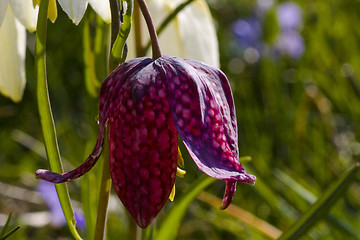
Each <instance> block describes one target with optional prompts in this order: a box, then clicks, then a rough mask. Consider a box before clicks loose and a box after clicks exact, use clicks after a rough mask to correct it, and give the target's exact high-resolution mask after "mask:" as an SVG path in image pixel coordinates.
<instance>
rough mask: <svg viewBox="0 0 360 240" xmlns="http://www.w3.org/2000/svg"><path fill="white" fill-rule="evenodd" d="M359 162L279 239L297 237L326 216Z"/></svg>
mask: <svg viewBox="0 0 360 240" xmlns="http://www.w3.org/2000/svg"><path fill="white" fill-rule="evenodd" d="M359 167H360V163H356V164H355V165H354V167H352V168H351V169H350V170H349V171H347V172H346V173H344V174H343V176H342V177H341V178H340V179H339V180H337V181H336V182H335V183H333V184H332V185H331V186H330V188H329V189H328V190H326V192H325V193H324V194H323V195H322V196H321V197H320V198H319V199H318V200H317V201H316V203H315V204H314V205H312V206H311V207H310V208H309V209H308V210H307V212H305V214H303V215H302V216H301V217H300V218H299V219H298V220H297V221H296V222H295V223H294V224H293V225H292V226H291V227H290V229H289V230H287V231H286V232H284V233H283V235H281V237H280V238H279V240H284V239H298V238H299V237H300V236H301V235H303V234H304V233H306V232H307V231H308V230H310V229H311V227H313V226H314V225H315V224H316V223H317V221H319V220H320V219H322V218H323V217H325V216H327V214H328V212H329V210H330V208H331V207H332V205H333V204H334V203H335V202H336V200H338V199H339V198H340V197H342V196H343V193H344V192H345V191H346V189H347V187H348V186H349V184H350V183H351V182H352V181H353V180H354V179H355V177H356V173H357V170H358V169H359Z"/></svg>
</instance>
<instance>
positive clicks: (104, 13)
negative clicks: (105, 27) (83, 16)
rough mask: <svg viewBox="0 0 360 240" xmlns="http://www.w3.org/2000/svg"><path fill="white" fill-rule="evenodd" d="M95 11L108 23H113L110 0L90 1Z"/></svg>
mask: <svg viewBox="0 0 360 240" xmlns="http://www.w3.org/2000/svg"><path fill="white" fill-rule="evenodd" d="M89 4H90V5H91V7H92V8H93V9H94V11H95V12H96V13H97V14H99V16H100V17H101V18H102V19H103V20H104V21H105V22H106V23H110V22H111V13H110V3H109V1H108V0H89Z"/></svg>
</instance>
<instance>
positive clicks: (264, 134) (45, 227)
mask: <svg viewBox="0 0 360 240" xmlns="http://www.w3.org/2000/svg"><path fill="white" fill-rule="evenodd" d="M208 3H209V6H210V8H211V11H212V14H213V17H214V20H215V24H216V27H217V33H218V38H219V48H220V57H221V69H222V70H223V71H224V72H225V73H226V75H227V76H228V78H229V80H230V83H231V85H232V90H233V95H234V99H235V105H236V110H237V117H238V127H239V147H240V155H241V156H251V157H252V161H250V162H246V163H244V167H245V169H246V170H247V171H248V172H250V173H252V174H255V175H256V176H257V178H258V180H257V182H256V184H255V185H254V186H253V187H251V186H248V185H245V184H238V186H237V193H236V195H235V198H234V201H233V204H234V205H236V206H238V207H239V208H241V209H236V210H239V211H235V210H233V209H232V211H231V213H232V215H230V214H229V213H227V212H224V211H220V210H219V209H218V207H219V206H220V205H219V204H218V205H216V202H215V200H214V199H213V197H214V196H217V197H218V198H222V194H223V191H224V186H225V183H224V182H223V181H216V182H214V183H213V184H212V185H211V187H209V188H207V190H206V193H205V194H201V195H200V196H199V197H198V199H197V200H195V201H194V202H192V204H191V205H190V207H189V209H188V210H187V212H186V215H185V218H184V219H183V221H182V224H181V226H180V229H179V233H178V236H177V238H178V239H269V238H271V236H273V237H274V236H278V234H279V233H280V232H281V231H286V230H287V229H288V228H289V227H290V226H291V224H292V223H294V222H295V221H296V219H298V218H299V217H300V216H301V215H302V213H304V212H305V211H306V210H307V209H308V208H309V207H310V206H311V204H312V203H314V202H315V201H316V199H317V198H318V197H319V196H321V195H322V194H323V193H324V192H325V190H326V189H327V188H328V187H330V186H331V184H332V183H334V182H335V181H336V180H337V179H339V178H340V176H341V175H342V174H343V173H344V172H345V171H346V170H348V169H349V168H351V167H352V166H353V165H354V164H355V163H356V162H357V161H358V160H359V155H360V142H359V138H360V122H359V119H360V98H359V97H360V79H359V76H358V73H359V72H360V58H359V56H360V30H359V28H358V27H357V26H359V25H360V14H359V13H360V12H359V11H360V1H354V0H331V1H293V2H292V3H296V6H298V8H299V10H300V14H301V21H300V23H299V24H298V26H297V27H295V29H290V31H294V32H296V34H295V33H294V34H295V35H296V36H297V37H300V42H299V44H300V46H297V47H298V50H299V49H300V50H299V51H298V52H295V55H294V54H291V52H286V50H282V49H281V46H279V39H280V37H281V36H282V34H283V33H284V31H285V30H284V29H282V26H281V24H282V23H281V22H280V19H279V17H278V14H279V11H278V9H279V7H280V6H282V4H284V2H283V1H274V2H272V1H266V0H262V1H251V0H242V1H238V0H221V1H220V0H209V1H208ZM270 3H271V4H270ZM58 11H59V16H58V19H57V21H56V22H55V23H54V24H52V23H50V24H49V26H48V39H47V48H48V52H47V72H48V82H49V92H50V98H51V104H52V110H53V114H54V119H55V124H56V129H57V135H58V141H59V146H60V150H61V154H62V157H63V163H64V168H65V169H66V170H71V169H73V166H77V165H79V164H80V163H82V162H83V160H84V159H85V158H86V157H87V155H88V154H89V153H90V151H91V148H92V147H93V145H94V144H95V141H96V140H95V138H96V135H97V131H98V127H97V123H96V116H97V108H98V104H97V101H96V99H95V98H93V97H92V96H90V95H89V93H88V91H87V89H86V87H85V81H84V79H85V75H84V60H83V59H84V56H83V47H84V46H83V40H82V36H83V35H82V34H83V31H82V30H83V29H84V24H83V22H84V21H82V22H81V23H80V24H79V27H76V26H75V25H73V24H72V23H71V20H69V19H68V17H67V16H66V15H65V14H64V13H63V12H62V10H61V8H58ZM87 11H88V15H89V16H90V15H91V16H93V15H92V14H91V13H89V12H90V11H92V10H91V9H90V8H88V10H87ZM292 16H293V17H294V16H295V15H292ZM239 20H240V21H242V22H240V23H242V24H244V23H248V24H252V23H254V22H256V24H255V25H249V26H253V27H251V28H250V29H251V30H252V31H249V32H244V31H243V28H241V27H240V30H239V29H238V28H237V27H238V26H237V25H236V23H239V22H238V21H239ZM290 20H291V17H290ZM290 20H289V21H290ZM285 25H286V24H285ZM240 26H244V25H241V24H240ZM79 28H80V29H81V30H80V31H79ZM257 28H258V32H256V33H254V32H253V31H255V30H256V29H257ZM286 31H288V30H286ZM242 34H245V35H242ZM251 34H253V35H251ZM249 36H253V38H250V39H246V37H249ZM27 38H28V48H27V58H26V67H27V76H26V77H27V85H26V89H25V94H24V98H23V100H22V101H21V102H20V103H18V104H15V103H13V102H11V101H10V100H8V99H7V98H5V97H2V96H0V227H2V226H3V225H4V223H5V221H6V218H7V216H8V214H9V213H10V212H12V213H13V218H12V221H11V226H16V225H19V224H21V225H22V227H21V229H20V230H19V231H18V232H17V233H16V234H15V235H14V236H13V237H12V239H71V235H70V233H69V230H68V229H67V227H66V226H62V227H56V226H54V224H51V221H49V220H48V221H45V220H46V217H44V216H45V215H46V214H48V213H49V208H48V206H47V205H46V204H45V202H44V200H43V199H42V198H41V196H40V195H39V194H38V193H37V192H36V188H37V185H38V182H39V181H38V180H36V179H35V175H34V173H35V171H36V170H37V169H39V168H48V163H47V161H46V159H45V157H44V149H43V146H42V133H41V127H40V122H39V116H38V111H37V104H36V82H35V81H34V68H33V66H34V38H35V35H34V34H33V33H28V35H27ZM297 40H299V38H297ZM301 47H302V48H303V50H301ZM289 48H291V46H290V45H289ZM290 50H291V49H290ZM104 77H105V76H104ZM182 152H183V155H184V158H185V169H186V171H187V174H186V175H185V178H184V179H177V181H176V187H177V191H176V197H175V201H174V202H168V203H167V204H166V205H165V208H164V209H163V210H162V211H161V213H160V215H159V217H158V220H157V222H156V224H157V225H159V226H161V221H162V219H163V218H164V216H166V214H167V213H168V212H169V211H170V210H171V208H172V207H173V206H175V205H176V204H178V202H177V200H179V199H180V198H181V196H182V193H183V192H184V190H185V189H186V187H187V186H188V185H189V184H191V183H192V182H193V181H194V180H195V179H197V178H198V177H199V176H201V175H202V173H201V172H200V171H199V170H198V169H197V168H196V166H195V164H194V163H193V161H192V160H191V159H190V157H189V156H188V154H187V152H186V150H183V151H182ZM99 168H100V164H97V166H95V168H94V169H93V170H92V171H91V172H90V173H88V174H87V175H86V177H84V178H81V179H79V180H75V181H72V182H70V183H69V184H68V186H69V189H70V196H71V198H72V200H73V205H74V208H77V209H82V210H83V211H84V213H85V215H86V219H87V221H94V217H95V216H94V215H93V212H94V211H95V212H96V197H97V184H98V181H97V180H98V179H97V178H96V174H97V172H98V171H99ZM359 179H360V178H359V176H357V177H356V180H355V181H354V182H352V183H351V184H350V186H349V189H348V190H347V191H346V192H345V193H344V194H343V196H342V197H341V198H340V199H339V201H337V202H336V204H335V205H334V206H333V207H332V208H331V210H330V211H329V212H328V213H327V215H326V216H325V217H324V218H323V219H322V220H321V221H319V222H317V224H315V225H314V226H313V228H312V229H311V230H310V231H309V232H308V233H307V234H306V235H304V236H303V237H302V238H303V239H344V238H346V239H360V227H359V226H360V217H359V214H360V184H359V183H360V182H359ZM207 193H210V194H211V195H206V194H207ZM94 199H95V200H94ZM209 202H210V203H213V204H209ZM110 203H111V204H110V205H111V206H110V212H109V220H108V239H122V238H125V237H127V236H128V230H127V227H128V225H129V224H128V218H127V216H126V213H125V210H124V209H123V207H122V206H121V202H120V200H118V199H117V198H116V197H114V199H111V201H110ZM213 205H214V206H213ZM244 211H246V212H244ZM41 214H42V215H41ZM247 214H251V215H247ZM233 215H235V216H233ZM46 216H47V215H46ZM44 219H45V220H44ZM255 220H256V221H259V220H263V221H264V222H254V221H255ZM266 223H267V224H266ZM259 226H260V227H259ZM259 228H263V231H261V230H259ZM80 232H81V231H80ZM86 234H87V232H86V230H85V231H84V232H82V235H83V236H87V235H86ZM85 238H86V237H85Z"/></svg>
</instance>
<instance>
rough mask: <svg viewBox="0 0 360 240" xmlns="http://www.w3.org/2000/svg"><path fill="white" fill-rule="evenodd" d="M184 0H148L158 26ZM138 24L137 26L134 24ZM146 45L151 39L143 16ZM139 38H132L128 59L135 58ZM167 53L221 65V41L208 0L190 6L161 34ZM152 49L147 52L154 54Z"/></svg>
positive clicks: (160, 39) (160, 40) (161, 40)
mask: <svg viewBox="0 0 360 240" xmlns="http://www.w3.org/2000/svg"><path fill="white" fill-rule="evenodd" d="M182 2H183V1H182V0H148V1H147V4H148V7H149V11H150V13H151V16H152V17H153V21H154V24H155V26H157V27H158V26H159V25H160V24H161V23H162V21H163V20H164V19H165V17H167V16H168V14H170V13H171V12H172V11H173V10H174V9H175V8H176V7H177V6H178V5H179V4H181V3H182ZM133 26H134V25H133ZM142 36H143V39H142V40H143V41H142V44H143V45H145V44H146V43H147V42H148V41H149V33H148V30H147V28H146V24H145V21H143V18H142ZM134 39H135V37H134V31H131V33H130V36H129V40H128V47H129V52H128V59H131V58H134V57H135V40H134ZM159 44H160V48H161V51H162V53H163V54H166V55H170V56H177V57H181V58H184V59H193V60H198V61H202V62H205V63H207V64H210V65H212V66H215V67H219V65H220V63H219V52H218V40H217V37H216V32H215V27H214V25H213V22H212V17H211V14H210V11H209V8H208V6H207V4H206V2H205V1H204V0H196V1H194V2H193V3H191V4H190V5H188V6H186V7H185V8H184V9H183V10H182V11H181V12H180V13H179V14H178V15H177V17H176V18H175V19H174V20H173V21H172V22H171V23H170V24H169V25H168V26H167V27H166V28H165V30H164V31H163V32H162V33H161V35H160V36H159ZM150 54H151V51H149V52H148V53H147V55H148V56H150Z"/></svg>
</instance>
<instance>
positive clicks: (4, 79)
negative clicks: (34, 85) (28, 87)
mask: <svg viewBox="0 0 360 240" xmlns="http://www.w3.org/2000/svg"><path fill="white" fill-rule="evenodd" d="M0 49H1V50H0V51H1V54H0V92H1V93H2V94H3V95H5V96H8V97H10V98H11V99H12V100H13V101H15V102H18V101H20V100H21V98H22V95H23V92H24V88H25V54H26V29H25V27H24V26H23V25H22V24H21V23H20V22H19V21H18V20H17V19H16V18H15V16H14V14H13V12H12V10H11V8H10V6H8V7H7V13H6V16H5V18H4V21H3V24H2V26H1V27H0Z"/></svg>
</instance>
